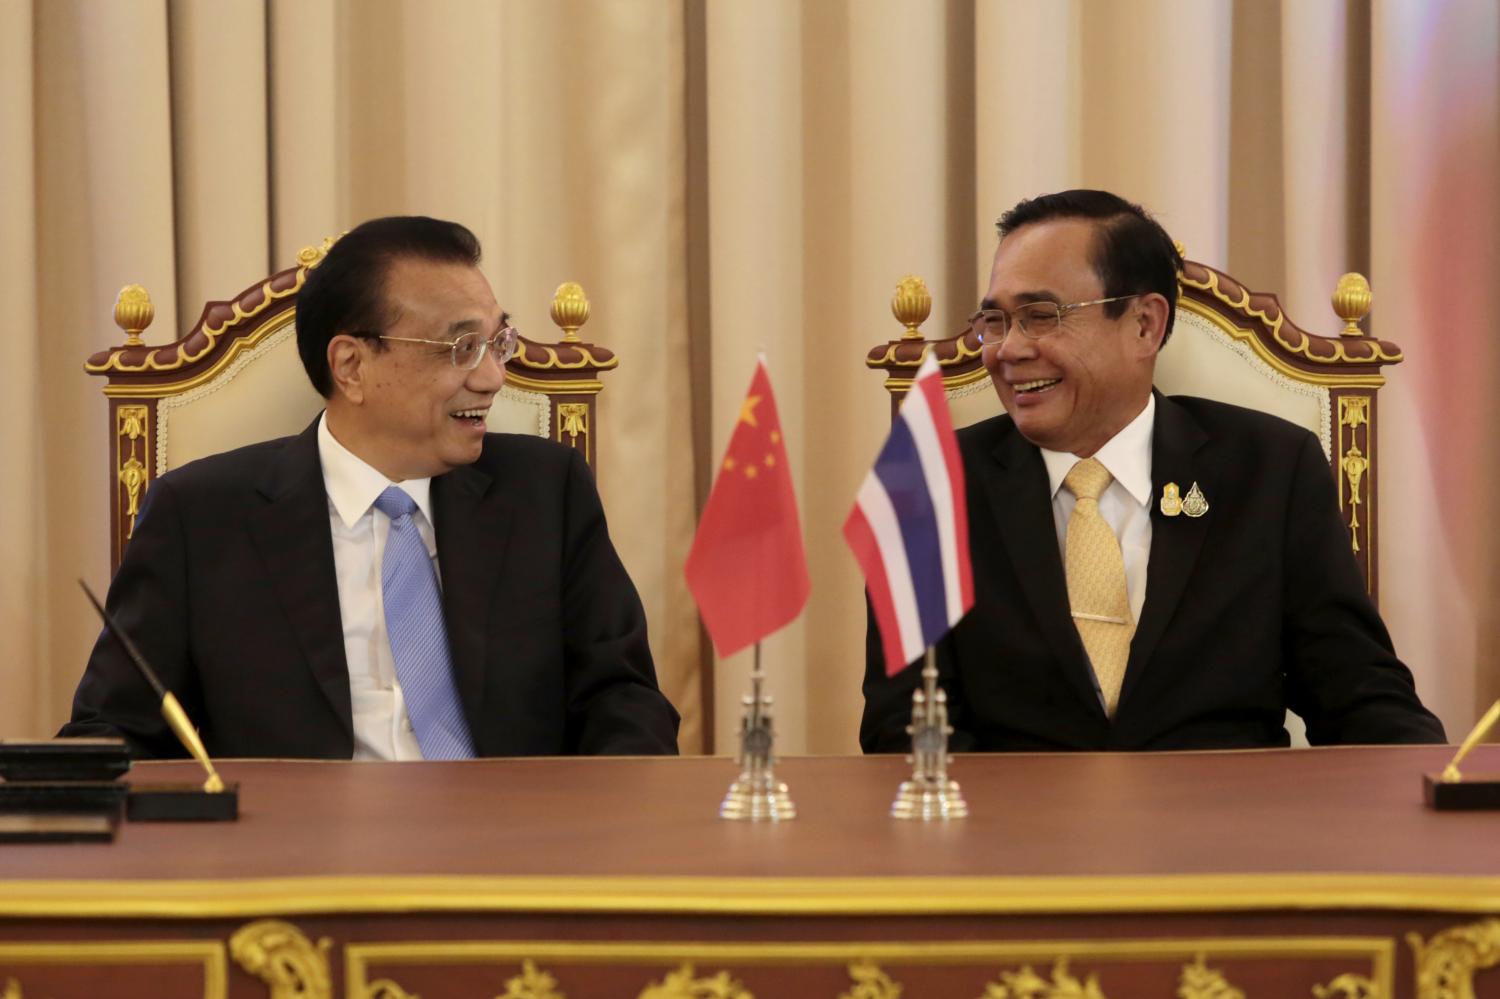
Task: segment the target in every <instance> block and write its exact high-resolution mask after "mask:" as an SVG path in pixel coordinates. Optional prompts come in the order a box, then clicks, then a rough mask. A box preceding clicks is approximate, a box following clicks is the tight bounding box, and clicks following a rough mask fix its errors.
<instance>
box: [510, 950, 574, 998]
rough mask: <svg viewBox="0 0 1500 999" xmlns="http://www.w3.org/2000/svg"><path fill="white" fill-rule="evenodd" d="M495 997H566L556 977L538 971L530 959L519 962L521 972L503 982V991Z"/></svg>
mask: <svg viewBox="0 0 1500 999" xmlns="http://www.w3.org/2000/svg"><path fill="white" fill-rule="evenodd" d="M495 999H567V997H566V996H564V995H563V993H562V991H561V990H560V989H559V988H558V987H557V979H556V978H553V977H552V976H551V975H549V974H548V973H547V972H545V971H538V970H537V966H536V964H535V963H534V962H532V961H530V960H526V961H522V962H521V973H520V974H519V975H517V976H515V977H514V978H512V979H509V980H508V981H507V982H506V983H505V991H504V992H502V993H500V994H499V995H498V996H496V997H495Z"/></svg>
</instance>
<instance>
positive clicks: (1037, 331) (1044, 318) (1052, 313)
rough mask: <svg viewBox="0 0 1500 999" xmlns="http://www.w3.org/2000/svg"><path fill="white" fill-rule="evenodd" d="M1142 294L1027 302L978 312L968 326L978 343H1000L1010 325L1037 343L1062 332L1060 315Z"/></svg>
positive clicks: (971, 317) (1008, 330)
mask: <svg viewBox="0 0 1500 999" xmlns="http://www.w3.org/2000/svg"><path fill="white" fill-rule="evenodd" d="M1141 294H1142V292H1136V293H1134V294H1132V295H1115V296H1113V297H1111V298H1096V299H1094V300H1093V301H1091V302H1071V303H1069V304H1067V305H1061V304H1059V303H1057V302H1027V303H1026V304H1025V305H1018V306H1016V307H1015V309H1013V310H1011V311H1009V312H1007V311H1006V310H1005V309H980V310H979V311H978V312H976V313H974V314H973V315H972V316H970V317H969V326H970V327H972V328H973V330H974V335H975V336H977V337H979V342H980V343H985V344H991V345H993V344H998V343H1002V342H1003V341H1004V340H1005V337H1006V334H1008V333H1009V332H1010V326H1011V323H1012V322H1014V323H1015V324H1016V325H1017V326H1019V327H1020V328H1021V335H1022V336H1024V337H1026V338H1027V339H1028V340H1040V339H1041V338H1042V337H1045V336H1051V335H1052V334H1054V333H1056V332H1057V331H1058V330H1060V329H1062V320H1063V316H1066V315H1067V314H1068V313H1070V312H1076V311H1077V310H1079V309H1085V308H1088V307H1089V306H1090V305H1104V304H1106V303H1108V302H1123V301H1125V300H1126V299H1129V298H1139V297H1140V296H1141Z"/></svg>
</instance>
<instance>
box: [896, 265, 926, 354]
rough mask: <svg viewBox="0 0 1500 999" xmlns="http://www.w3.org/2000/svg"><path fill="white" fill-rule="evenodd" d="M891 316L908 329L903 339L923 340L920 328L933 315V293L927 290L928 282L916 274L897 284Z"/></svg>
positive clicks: (902, 336)
mask: <svg viewBox="0 0 1500 999" xmlns="http://www.w3.org/2000/svg"><path fill="white" fill-rule="evenodd" d="M891 315H893V316H895V317H896V322H898V323H900V324H901V325H902V326H905V327H906V332H905V333H903V334H901V339H903V340H920V339H922V331H921V330H920V329H918V327H919V326H921V325H922V324H923V323H925V322H926V321H927V317H928V316H930V315H932V292H930V291H928V290H927V282H925V281H923V280H922V279H921V278H919V277H917V276H916V275H915V274H908V275H907V276H906V277H904V278H902V279H901V280H900V281H899V282H897V284H896V293H895V295H893V296H891Z"/></svg>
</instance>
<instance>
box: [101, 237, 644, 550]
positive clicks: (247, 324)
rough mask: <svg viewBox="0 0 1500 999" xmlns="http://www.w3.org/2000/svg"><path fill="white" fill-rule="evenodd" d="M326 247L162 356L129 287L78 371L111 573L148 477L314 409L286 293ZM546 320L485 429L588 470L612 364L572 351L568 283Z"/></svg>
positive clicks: (594, 458) (204, 321)
mask: <svg viewBox="0 0 1500 999" xmlns="http://www.w3.org/2000/svg"><path fill="white" fill-rule="evenodd" d="M332 245H333V240H331V239H328V240H324V242H323V245H322V246H316V247H308V248H306V249H304V250H302V251H301V252H300V253H298V254H297V265H296V266H295V267H290V268H288V269H286V270H284V271H280V272H278V273H276V274H273V275H272V276H271V277H269V278H267V279H266V280H264V281H261V282H259V283H257V284H255V285H253V286H251V287H250V288H247V289H246V290H245V291H243V292H241V293H240V294H239V295H237V296H236V297H235V298H234V299H232V300H231V301H228V302H209V303H208V304H207V305H206V306H205V307H204V309H203V315H202V316H201V317H200V318H199V320H198V322H197V324H196V325H194V326H193V328H192V329H191V330H189V331H188V333H187V335H186V336H184V337H182V338H181V339H180V340H176V341H174V342H172V343H169V344H166V345H164V346H159V347H151V346H147V345H146V344H144V343H143V342H142V341H141V333H142V332H143V331H144V330H145V329H146V327H147V326H149V325H150V324H151V320H152V317H153V315H154V309H153V307H152V305H151V299H150V296H149V295H147V293H146V290H145V289H144V288H142V287H141V286H140V285H130V286H128V287H126V288H124V289H122V290H121V291H120V296H119V299H118V300H117V301H116V303H115V323H116V324H117V325H119V327H120V328H121V329H123V330H124V331H125V343H124V345H122V346H118V347H111V348H109V349H108V350H103V351H100V352H99V353H97V354H94V355H93V356H92V357H90V358H89V359H88V361H87V362H86V364H85V365H84V367H85V370H87V371H88V372H89V373H90V374H93V375H102V376H104V377H106V378H107V379H108V381H107V383H106V384H105V386H104V394H105V396H106V397H107V398H108V400H109V436H110V440H111V441H112V445H111V448H110V457H109V462H110V467H109V471H110V493H109V510H110V571H111V572H113V571H114V569H115V568H117V567H118V566H119V564H120V556H121V554H122V553H123V552H124V550H125V545H126V543H127V542H128V541H129V539H130V533H131V530H132V529H133V527H134V525H135V516H136V512H137V511H138V510H139V509H140V503H141V499H142V498H143V497H144V496H145V494H146V490H147V489H149V488H150V485H151V482H152V480H153V479H155V478H156V477H157V476H158V475H161V474H162V473H164V472H166V471H168V470H169V469H172V468H175V467H177V466H179V465H182V464H185V463H187V462H189V461H192V460H193V459H195V458H201V457H204V456H205V455H209V454H215V453H217V452H220V451H226V450H229V449H231V448H235V447H239V446H241V445H244V444H252V443H255V442H256V441H261V440H268V439H270V438H272V437H280V436H285V435H288V434H295V433H297V432H299V431H300V430H302V429H303V428H304V427H306V426H307V424H308V422H309V421H311V420H312V418H313V417H314V416H315V415H317V413H318V411H319V410H320V409H321V408H322V406H323V400H322V398H321V397H320V396H319V395H318V393H317V392H316V391H315V390H314V389H313V387H312V385H311V384H310V383H309V382H308V380H307V375H306V373H305V372H304V371H303V370H302V363H301V360H300V359H299V357H298V355H297V342H296V340H297V338H296V328H295V324H294V322H293V320H294V317H295V315H296V308H297V290H298V289H299V288H301V287H302V282H303V280H304V278H305V277H306V274H307V272H308V270H309V269H311V268H313V267H316V266H318V263H319V262H320V261H321V260H322V259H323V255H324V254H325V253H327V251H328V248H329V247H330V246H332ZM551 315H552V321H553V322H554V323H555V324H556V325H557V326H558V328H559V329H560V330H561V331H562V339H561V340H560V341H559V342H557V343H551V344H549V343H540V342H537V341H534V340H527V339H524V338H523V339H522V344H521V349H520V350H518V351H517V352H516V356H515V357H514V358H512V359H511V360H510V361H509V362H508V363H507V365H506V369H507V373H508V374H507V378H506V382H505V386H504V388H502V389H501V391H500V395H499V397H498V398H497V399H496V401H495V405H494V406H493V407H491V409H490V415H489V427H490V429H491V430H498V431H509V432H518V433H531V434H536V435H537V436H539V437H550V438H552V439H554V440H558V441H561V442H563V443H564V444H567V445H568V446H570V447H574V448H577V449H578V450H580V451H583V452H584V456H585V458H586V459H587V460H588V462H589V464H590V466H593V467H597V462H598V453H597V451H596V438H597V432H598V420H597V411H596V406H595V403H596V399H597V396H598V394H599V391H600V390H601V389H602V388H603V387H604V386H603V384H602V383H601V382H600V381H599V376H600V373H601V372H604V371H607V370H609V369H611V368H613V367H615V366H616V365H617V364H618V363H619V362H618V360H617V359H616V358H615V355H614V353H613V352H612V351H610V350H608V349H607V348H605V347H600V346H598V345H596V344H589V343H583V342H581V341H580V340H579V338H578V329H579V327H581V326H582V325H583V324H584V323H585V322H587V321H588V317H589V303H588V299H587V298H586V297H585V296H584V293H583V289H582V288H581V287H579V286H578V285H577V284H573V283H571V282H569V283H567V284H564V285H562V286H561V287H559V288H558V289H557V294H556V297H554V298H553V300H552V309H551Z"/></svg>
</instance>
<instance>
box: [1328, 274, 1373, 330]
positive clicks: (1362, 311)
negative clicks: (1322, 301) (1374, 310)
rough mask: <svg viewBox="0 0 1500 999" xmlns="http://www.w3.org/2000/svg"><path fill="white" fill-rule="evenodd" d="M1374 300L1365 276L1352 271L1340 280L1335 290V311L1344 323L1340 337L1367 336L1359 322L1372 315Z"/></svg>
mask: <svg viewBox="0 0 1500 999" xmlns="http://www.w3.org/2000/svg"><path fill="white" fill-rule="evenodd" d="M1372 300H1373V296H1372V295H1371V294H1370V282H1369V281H1366V280H1365V276H1364V275H1363V274H1356V273H1355V272H1353V271H1350V272H1349V273H1348V274H1345V275H1344V276H1343V277H1341V278H1339V284H1338V287H1337V288H1335V289H1334V290H1333V311H1334V312H1336V313H1338V316H1339V318H1340V319H1342V320H1343V321H1344V328H1343V329H1342V330H1340V331H1339V335H1340V336H1364V335H1365V331H1364V330H1362V329H1360V328H1359V321H1360V320H1361V319H1363V318H1365V316H1368V315H1369V314H1370V302H1371V301H1372Z"/></svg>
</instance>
